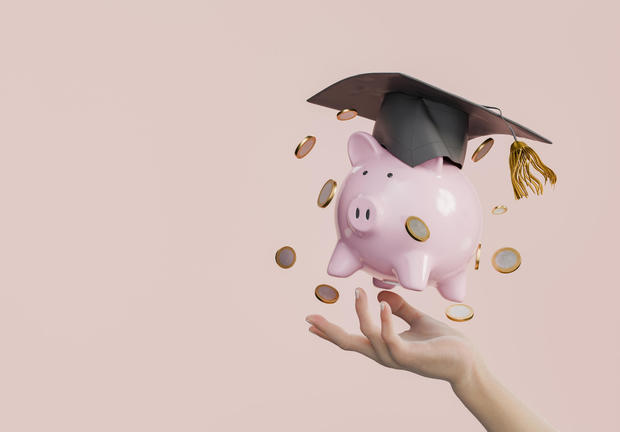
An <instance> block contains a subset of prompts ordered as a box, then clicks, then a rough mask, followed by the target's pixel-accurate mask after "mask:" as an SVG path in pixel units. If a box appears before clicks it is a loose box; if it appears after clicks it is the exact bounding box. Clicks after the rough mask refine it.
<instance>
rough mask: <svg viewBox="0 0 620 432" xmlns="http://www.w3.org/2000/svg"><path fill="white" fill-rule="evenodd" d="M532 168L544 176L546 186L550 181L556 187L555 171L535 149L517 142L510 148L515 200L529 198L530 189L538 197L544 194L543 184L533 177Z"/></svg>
mask: <svg viewBox="0 0 620 432" xmlns="http://www.w3.org/2000/svg"><path fill="white" fill-rule="evenodd" d="M530 166H532V167H533V168H534V169H535V170H536V171H538V172H539V173H541V174H542V175H543V177H544V179H545V184H547V181H549V182H550V183H551V184H552V185H555V182H556V181H557V179H558V178H557V176H556V175H555V173H554V172H553V170H552V169H551V168H549V167H548V166H547V165H545V164H544V163H543V162H542V161H541V160H540V157H538V155H537V154H536V152H535V151H534V149H532V148H531V147H530V146H528V145H527V144H525V143H524V142H522V141H515V142H513V143H512V145H511V146H510V175H511V177H512V188H513V190H514V193H515V199H521V198H524V197H525V198H527V188H528V187H529V188H530V190H531V191H532V192H535V193H536V195H540V194H542V193H543V183H542V182H541V181H540V180H538V179H537V178H536V177H534V176H533V175H532V173H531V171H530Z"/></svg>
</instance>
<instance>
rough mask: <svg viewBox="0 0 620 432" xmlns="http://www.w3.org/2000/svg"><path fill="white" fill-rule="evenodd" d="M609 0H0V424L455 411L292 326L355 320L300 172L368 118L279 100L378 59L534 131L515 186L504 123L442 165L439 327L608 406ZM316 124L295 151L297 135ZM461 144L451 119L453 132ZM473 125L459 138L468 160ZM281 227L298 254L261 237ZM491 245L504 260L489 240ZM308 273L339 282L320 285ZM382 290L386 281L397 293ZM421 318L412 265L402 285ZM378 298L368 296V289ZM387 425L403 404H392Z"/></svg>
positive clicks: (616, 157)
mask: <svg viewBox="0 0 620 432" xmlns="http://www.w3.org/2000/svg"><path fill="white" fill-rule="evenodd" d="M619 13H620V8H619V7H618V5H617V3H616V2H612V1H596V0H595V1H589V2H573V1H562V2H560V1H556V2H541V1H529V0H525V1H520V2H510V3H509V2H497V1H476V0H474V1H467V2H460V1H459V2H457V1H455V2H451V3H443V2H436V3H432V2H414V1H402V2H394V1H385V2H375V1H372V2H370V1H357V2H334V1H329V2H327V1H326V2H320V1H313V2H304V3H301V2H300V3H294V2H286V1H281V2H273V1H261V2H245V3H235V2H224V1H222V2H219V1H217V2H216V1H207V2H204V1H138V0H123V1H114V0H113V1H106V2H82V1H62V0H61V1H56V2H45V1H28V0H26V1H19V2H3V3H2V5H1V6H0V430H3V431H63V432H69V431H80V432H81V431H112V430H113V431H149V432H155V431H243V430H265V431H291V430H295V431H299V432H305V431H316V430H333V431H337V430H351V431H377V430H382V431H386V430H390V429H397V430H418V431H445V430H459V431H464V432H465V431H479V430H481V429H482V428H481V426H480V425H479V424H478V423H477V421H476V420H475V419H474V418H473V417H472V416H471V415H470V414H469V413H468V412H467V411H466V410H465V409H464V408H463V407H462V406H461V404H460V402H459V401H458V400H457V399H456V398H455V397H454V396H453V394H452V393H451V390H450V388H449V385H448V384H446V383H444V382H439V381H432V380H428V379H425V378H421V377H418V376H415V375H413V374H410V373H405V372H401V371H393V370H388V369H385V368H382V367H380V366H378V365H377V364H374V363H372V362H371V361H370V360H367V359H366V358H363V357H361V356H358V355H355V354H353V353H347V352H343V351H340V350H339V349H338V348H335V347H334V346H331V345H329V344H327V343H325V342H323V341H322V340H319V339H318V338H316V337H315V336H313V335H311V334H310V333H308V331H307V327H308V326H307V324H306V323H305V322H304V317H305V316H306V315H307V314H310V313H322V314H324V315H325V316H326V317H328V318H329V319H331V320H334V321H336V322H338V323H340V324H342V325H343V326H344V327H346V328H347V329H349V330H351V331H354V330H356V317H355V315H354V309H353V289H354V288H355V287H356V286H362V287H365V288H366V289H368V290H370V292H371V294H372V295H373V296H374V295H375V294H376V292H377V290H376V289H375V288H372V287H371V286H370V279H369V278H368V277H367V276H365V275H363V274H358V275H355V276H353V277H351V278H349V279H344V280H341V279H334V278H331V277H328V276H327V274H326V266H327V262H328V259H329V255H330V252H331V250H332V247H333V245H334V242H335V240H336V233H335V226H334V218H333V213H332V212H333V208H331V207H330V208H328V209H326V210H322V209H319V208H318V207H317V206H316V204H315V200H316V195H317V193H318V191H319V188H320V187H321V185H322V184H323V182H324V181H325V180H326V179H327V178H330V177H331V178H334V179H336V180H338V181H340V180H342V179H343V178H344V176H345V175H346V173H347V172H348V170H349V165H348V160H347V155H346V146H345V144H346V139H347V137H348V135H349V134H350V133H352V132H354V131H356V130H364V131H370V130H371V128H372V123H371V122H370V121H368V120H364V119H360V118H358V119H355V120H352V121H350V122H346V123H343V122H338V121H336V120H335V117H334V112H333V111H330V110H327V109H323V108H319V107H316V106H312V105H310V104H308V103H306V102H305V99H306V98H307V97H309V96H311V95H312V94H314V93H315V92H316V91H318V90H320V89H322V88H324V87H325V86H326V85H328V84H331V83H332V82H334V81H336V80H338V79H341V78H344V77H347V76H349V75H354V74H357V73H362V72H371V71H400V72H404V73H407V74H409V75H412V76H415V77H418V78H420V79H422V80H425V81H427V82H430V83H432V84H434V85H437V86H439V87H442V88H445V89H446V90H449V91H451V92H454V93H457V94H459V95H462V96H464V97H466V98H469V99H471V100H474V101H477V102H479V103H484V104H492V105H498V106H501V107H502V108H503V109H504V112H505V113H506V115H507V116H508V117H511V118H513V119H515V120H517V121H519V122H523V123H524V124H526V125H528V126H530V127H531V128H533V129H534V130H536V131H537V132H540V133H541V134H543V135H545V136H548V137H549V138H551V139H552V140H553V141H554V144H553V145H552V146H547V145H543V144H539V145H537V146H536V149H537V150H538V152H539V154H540V155H541V157H542V158H543V160H545V161H546V162H547V163H548V164H549V165H550V166H552V167H553V168H554V169H555V170H556V172H557V174H558V177H559V181H558V185H557V187H556V189H555V191H551V190H548V191H546V192H545V195H544V196H543V197H542V198H530V199H527V200H522V201H519V202H515V201H514V200H513V198H512V191H511V187H510V182H509V177H508V148H509V144H510V140H509V138H508V137H498V138H497V139H496V143H495V148H494V149H493V150H492V152H491V153H490V154H489V155H488V156H487V157H485V158H484V159H483V160H482V161H481V162H480V163H478V164H475V165H474V164H471V163H470V164H468V165H467V166H466V167H465V169H464V172H465V173H466V174H467V175H468V176H469V178H470V179H471V180H472V182H473V183H474V184H475V186H476V187H477V189H478V191H479V195H480V199H481V201H482V203H483V205H484V206H485V209H490V208H491V207H492V206H494V205H496V204H501V203H505V204H507V205H508V206H509V212H508V213H507V214H506V215H504V216H495V217H493V216H491V215H490V214H489V213H488V212H487V216H485V221H484V222H485V230H484V237H483V255H482V263H481V268H480V270H479V271H474V270H473V265H472V269H471V271H470V273H469V276H468V278H469V284H470V285H469V292H468V296H467V299H466V302H467V303H469V304H471V305H472V306H473V307H474V308H475V311H476V316H475V318H474V319H473V320H472V321H470V322H468V323H464V324H456V323H455V324H454V325H455V326H458V328H460V329H461V330H463V331H464V332H465V333H466V334H467V335H468V336H469V337H470V338H471V339H472V340H474V341H475V343H476V344H477V346H478V347H479V349H480V350H481V351H482V352H483V353H484V356H485V358H486V359H487V362H488V364H489V366H490V368H491V369H492V370H493V371H494V372H495V373H496V374H497V375H498V376H499V377H500V378H501V380H502V381H503V382H504V383H505V384H506V385H507V386H508V387H510V388H511V389H512V390H513V391H514V392H515V393H516V394H517V395H518V396H519V397H521V398H522V399H523V400H524V401H526V402H527V403H528V404H529V405H530V406H531V407H532V408H533V409H535V410H536V411H537V412H539V413H541V414H542V415H543V416H545V417H546V418H547V419H548V420H549V421H550V422H551V423H552V424H553V425H555V426H556V427H557V428H558V429H560V430H563V431H584V430H593V431H594V430H596V431H611V430H616V428H618V425H619V424H620V411H619V410H618V407H619V406H620V372H619V371H618V365H620V337H619V336H618V333H619V330H620V312H619V311H620V308H619V307H618V305H619V303H620V288H619V286H618V282H617V274H618V269H619V262H618V261H619V259H620V256H619V254H618V244H619V242H620V234H619V230H618V217H619V216H618V213H619V211H620V205H619V204H618V190H619V189H618V188H619V187H620V174H619V172H620V168H619V166H618V162H619V161H620V145H618V136H619V132H618V131H619V129H618V124H619V121H618V119H619V118H620V108H619V107H620V104H619V103H618V100H619V97H620V91H619V90H620V86H619V85H618V81H617V80H618V77H619V76H620V60H619V58H618V42H617V41H618V40H620V31H619V30H618V25H617V17H618V14H619ZM308 134H313V135H316V136H317V137H318V142H317V145H316V147H315V149H314V150H313V152H312V153H311V154H310V155H309V156H308V157H307V158H306V159H303V160H301V161H299V160H296V159H295V158H294V157H293V155H292V151H293V149H294V146H295V145H296V143H297V142H298V141H299V140H300V139H301V138H302V137H303V136H305V135H308ZM478 142H479V141H475V143H476V144H477V143H478ZM474 148H475V145H474V146H471V147H470V149H469V151H468V157H469V156H470V155H471V152H472V151H473V150H474ZM284 244H290V245H293V246H294V247H295V248H296V250H297V253H298V261H297V264H296V265H295V266H294V267H293V268H292V269H290V270H282V269H280V268H278V267H276V265H275V263H274V260H273V254H274V252H275V251H276V249H277V248H279V247H280V246H282V245H284ZM502 246H512V247H515V248H517V249H518V250H519V251H520V252H521V254H522V256H523V265H522V267H521V268H520V269H519V270H518V271H517V272H515V273H513V274H512V275H502V274H499V273H497V272H496V271H494V270H493V269H492V267H491V265H490V262H489V259H490V256H491V253H492V251H494V250H495V249H497V248H499V247H502ZM319 283H331V284H333V285H334V286H336V287H337V288H338V289H339V291H340V294H341V298H340V300H339V301H338V303H336V304H334V305H325V304H322V303H319V302H318V301H317V300H316V299H315V298H314V295H313V290H314V287H315V286H316V285H317V284H319ZM400 292H401V293H402V291H400ZM404 295H405V296H406V298H407V299H408V300H409V301H410V302H412V303H413V304H415V305H416V306H418V307H419V308H421V309H423V310H424V311H426V312H428V313H429V314H431V315H433V316H435V317H438V318H439V319H442V320H445V319H446V318H445V317H443V311H444V308H445V307H446V305H447V302H446V301H445V300H443V299H442V298H441V297H440V296H439V295H438V294H437V292H436V291H435V290H432V289H431V290H427V291H426V292H423V293H416V292H409V291H407V292H404ZM373 308H374V312H375V313H377V314H378V305H377V304H373ZM403 428H404V429H403Z"/></svg>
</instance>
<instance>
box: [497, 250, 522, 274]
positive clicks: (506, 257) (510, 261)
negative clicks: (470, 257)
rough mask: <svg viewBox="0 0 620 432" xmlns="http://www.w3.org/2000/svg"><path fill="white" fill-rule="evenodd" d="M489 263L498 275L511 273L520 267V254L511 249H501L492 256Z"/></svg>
mask: <svg viewBox="0 0 620 432" xmlns="http://www.w3.org/2000/svg"><path fill="white" fill-rule="evenodd" d="M491 263H492V264H493V267H494V268H495V270H497V271H498V272H500V273H512V272H513V271H515V270H516V269H518V268H519V266H520V265H521V254H519V252H518V251H517V250H516V249H513V248H511V247H505V248H501V249H498V250H497V251H496V252H495V253H494V254H493V258H492V259H491Z"/></svg>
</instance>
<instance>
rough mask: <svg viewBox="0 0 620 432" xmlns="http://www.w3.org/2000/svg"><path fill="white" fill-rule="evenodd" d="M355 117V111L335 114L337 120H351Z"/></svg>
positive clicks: (344, 110) (345, 110) (349, 110)
mask: <svg viewBox="0 0 620 432" xmlns="http://www.w3.org/2000/svg"><path fill="white" fill-rule="evenodd" d="M355 117H357V111H355V110H354V109H349V108H347V109H343V110H342V111H338V114H336V118H337V119H338V120H342V121H345V120H351V119H352V118H355Z"/></svg>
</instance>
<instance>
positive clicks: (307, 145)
mask: <svg viewBox="0 0 620 432" xmlns="http://www.w3.org/2000/svg"><path fill="white" fill-rule="evenodd" d="M315 144H316V137H313V136H312V135H308V136H307V137H305V138H304V139H302V140H301V142H300V143H299V144H297V148H296V149H295V156H297V159H301V158H302V157H304V156H306V155H307V154H308V153H310V150H312V148H313V147H314V145H315Z"/></svg>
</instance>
